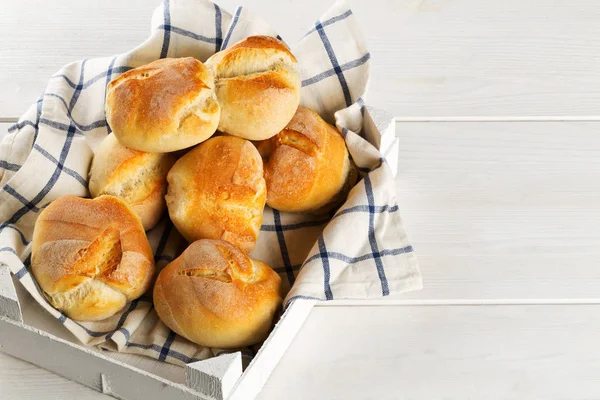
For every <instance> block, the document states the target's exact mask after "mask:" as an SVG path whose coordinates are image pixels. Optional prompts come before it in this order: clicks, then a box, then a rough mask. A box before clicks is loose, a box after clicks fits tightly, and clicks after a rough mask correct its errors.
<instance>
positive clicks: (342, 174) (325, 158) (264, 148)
mask: <svg viewBox="0 0 600 400" xmlns="http://www.w3.org/2000/svg"><path fill="white" fill-rule="evenodd" d="M258 146H259V147H260V149H261V153H262V154H263V155H266V156H267V158H268V161H266V162H265V180H266V182H267V204H268V205H269V206H270V207H272V208H275V209H277V210H280V211H290V212H303V211H312V212H322V211H326V210H328V209H330V208H332V207H333V206H335V205H336V204H337V203H339V202H340V201H341V200H343V198H344V197H345V196H346V194H347V192H348V190H350V188H351V187H352V186H353V185H354V183H355V182H356V177H357V170H356V167H355V166H354V164H353V163H352V160H350V157H349V155H348V150H347V149H346V143H345V142H344V138H343V137H342V135H341V134H340V133H339V132H338V130H337V129H335V128H334V127H333V126H331V125H329V124H328V123H326V122H325V121H323V120H322V119H321V117H319V115H318V114H317V113H316V112H314V111H312V110H310V109H308V108H305V107H298V111H296V114H295V115H294V118H292V120H291V121H290V123H289V124H288V125H287V126H286V127H285V129H284V130H282V131H281V132H280V133H279V134H277V136H275V137H273V138H271V139H269V141H267V142H262V143H260V144H258Z"/></svg>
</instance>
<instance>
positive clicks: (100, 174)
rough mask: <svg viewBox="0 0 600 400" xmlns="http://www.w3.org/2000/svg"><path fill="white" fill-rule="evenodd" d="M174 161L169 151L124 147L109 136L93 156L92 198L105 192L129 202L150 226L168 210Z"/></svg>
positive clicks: (143, 222) (148, 227)
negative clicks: (169, 181) (162, 152)
mask: <svg viewBox="0 0 600 400" xmlns="http://www.w3.org/2000/svg"><path fill="white" fill-rule="evenodd" d="M174 163H175V157H173V156H172V155H170V154H161V153H146V152H144V151H139V150H133V149H130V148H128V147H125V146H123V145H122V144H121V143H119V141H118V140H117V138H116V137H115V135H113V134H112V133H111V134H110V135H108V136H107V137H106V138H105V139H104V140H103V141H102V143H101V144H100V147H99V148H98V151H97V152H96V154H95V155H94V160H93V161H92V168H91V170H90V181H89V188H90V193H91V195H92V197H98V196H101V195H104V194H109V195H112V196H117V197H119V198H121V199H122V200H124V201H125V202H127V203H128V204H129V205H130V206H131V208H132V209H133V211H134V212H135V213H136V214H137V215H138V216H139V217H140V219H141V220H142V225H143V226H144V229H145V230H149V229H151V228H152V227H153V226H154V225H156V223H157V222H158V220H159V219H160V217H161V215H162V213H163V212H164V211H165V208H166V205H165V194H166V193H167V173H168V172H169V169H171V167H172V166H173V164H174Z"/></svg>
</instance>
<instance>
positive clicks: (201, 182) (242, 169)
mask: <svg viewBox="0 0 600 400" xmlns="http://www.w3.org/2000/svg"><path fill="white" fill-rule="evenodd" d="M167 181H168V182H169V189H168V192H167V196H166V200H167V208H168V209H169V215H170V217H171V220H172V221H173V223H174V224H175V226H176V227H177V229H178V230H179V232H181V234H182V235H183V237H185V238H186V239H187V240H188V242H193V241H195V240H198V239H223V240H226V241H228V242H231V243H233V244H234V245H236V246H238V247H239V248H240V249H242V251H244V252H246V253H249V252H250V251H251V250H252V249H253V248H254V245H255V244H256V240H257V238H258V234H259V232H260V225H261V223H262V219H263V210H264V207H265V198H266V186H265V180H264V178H263V164H262V159H261V158H260V154H258V151H257V150H256V148H255V147H254V146H253V145H252V143H250V142H249V141H247V140H244V139H240V138H237V137H233V136H217V137H213V138H210V139H209V140H207V141H206V142H204V143H202V144H200V145H199V146H197V147H195V148H194V149H193V150H191V151H190V152H189V153H187V154H186V155H184V156H183V157H181V158H180V159H179V160H178V161H177V162H176V163H175V165H174V166H173V168H171V171H169V174H168V175H167Z"/></svg>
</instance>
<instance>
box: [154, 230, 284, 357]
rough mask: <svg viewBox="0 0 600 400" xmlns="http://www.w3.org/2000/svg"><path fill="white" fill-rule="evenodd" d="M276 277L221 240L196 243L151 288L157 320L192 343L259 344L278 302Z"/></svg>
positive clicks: (209, 344)
mask: <svg viewBox="0 0 600 400" xmlns="http://www.w3.org/2000/svg"><path fill="white" fill-rule="evenodd" d="M280 286H281V278H279V275H277V273H275V271H273V270H272V269H271V268H269V266H268V265H267V264H265V263H263V262H261V261H256V260H251V259H250V258H248V256H246V255H245V254H244V253H242V252H241V251H240V250H239V249H238V248H236V247H235V246H233V245H231V244H230V243H227V242H225V241H222V240H198V241H196V242H194V243H192V244H191V245H190V246H189V247H188V248H187V249H186V250H185V251H184V252H183V254H182V255H181V256H179V257H177V258H176V259H175V260H174V261H173V262H171V263H170V264H169V265H167V266H166V267H165V269H163V270H162V271H161V272H160V274H159V275H158V278H157V279H156V283H155V285H154V307H155V308H156V312H157V313H158V316H159V317H160V319H161V320H162V321H163V322H164V323H165V325H167V326H168V327H169V328H171V329H172V330H173V331H175V332H176V333H178V334H180V335H181V336H183V337H185V338H187V339H189V340H191V341H192V342H195V343H198V344H201V345H204V346H209V347H218V348H235V347H242V346H249V345H252V344H256V343H259V342H261V341H262V340H264V339H265V338H266V337H267V335H268V333H269V329H270V328H271V324H272V320H273V315H274V314H275V311H276V310H277V307H278V306H279V305H280V304H281V297H280V290H281V289H280Z"/></svg>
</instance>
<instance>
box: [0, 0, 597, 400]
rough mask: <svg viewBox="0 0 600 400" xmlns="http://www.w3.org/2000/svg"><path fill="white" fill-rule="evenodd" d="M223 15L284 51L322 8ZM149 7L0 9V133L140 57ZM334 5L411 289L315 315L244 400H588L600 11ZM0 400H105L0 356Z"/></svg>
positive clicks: (578, 1) (423, 3)
mask: <svg viewBox="0 0 600 400" xmlns="http://www.w3.org/2000/svg"><path fill="white" fill-rule="evenodd" d="M239 2H240V3H244V5H246V6H249V7H251V8H253V9H254V10H256V11H258V12H260V13H261V14H262V15H263V16H265V17H266V19H267V20H268V21H269V22H271V24H272V25H273V26H274V27H275V28H276V29H278V30H279V32H280V33H281V35H282V36H284V38H286V40H287V41H288V42H292V43H293V42H294V41H295V40H296V39H297V38H299V37H300V36H301V34H302V33H303V32H304V30H305V29H306V28H307V27H308V26H310V24H311V23H312V20H313V19H314V18H316V17H318V16H319V15H320V13H321V12H322V11H324V10H325V9H326V8H327V6H328V3H329V2H327V1H319V0H288V1H280V2H271V1H268V0H252V1H250V0H248V1H246V2H243V1H241V0H240V1H239ZM157 3H158V1H157V0H152V1H148V0H105V1H102V2H81V1H78V0H69V1H64V0H62V1H58V0H52V1H49V0H47V1H43V2H42V1H39V0H20V1H19V2H16V1H10V2H9V1H5V2H3V3H1V4H0V7H1V8H0V10H2V11H1V12H0V122H10V121H13V120H14V119H15V118H16V117H17V116H18V115H19V114H20V113H22V112H23V111H24V110H25V109H26V107H27V106H28V105H29V104H30V103H31V102H32V101H34V100H35V99H36V98H37V96H38V95H39V93H40V92H41V91H42V90H43V88H44V85H45V82H46V80H47V78H48V77H49V76H50V75H51V74H52V73H53V72H55V71H56V70H58V69H59V67H60V66H61V65H63V64H65V63H67V62H69V61H72V60H75V59H79V58H84V57H95V56H101V55H110V54H113V53H117V52H121V51H125V50H127V49H129V48H131V47H133V46H135V45H136V44H138V43H139V42H141V41H142V40H143V39H144V38H145V37H146V35H147V33H148V31H149V21H150V15H151V13H152V10H153V8H154V6H155V5H157ZM219 3H220V4H221V5H222V6H224V7H226V8H228V9H230V10H233V9H234V7H235V5H236V4H237V3H238V1H235V0H221V1H219ZM351 4H352V6H353V10H354V13H355V14H356V16H357V18H358V19H359V20H360V21H361V23H362V26H363V31H364V33H365V35H366V36H367V39H368V40H369V42H370V48H371V50H372V54H373V78H372V82H371V86H370V93H369V97H368V102H369V103H370V104H372V105H374V106H377V107H382V108H387V109H388V110H390V111H392V112H393V113H394V114H395V115H396V116H397V117H398V121H399V122H398V124H397V132H398V136H399V137H401V150H400V172H399V175H398V179H397V187H398V199H399V204H400V207H401V210H402V215H403V218H404V220H405V223H406V227H407V229H408V231H409V235H410V237H411V239H412V242H413V245H414V247H415V249H416V251H417V254H418V256H419V259H420V262H421V266H422V273H423V276H424V284H425V289H424V290H422V291H420V292H415V293H410V294H407V295H404V296H399V297H397V298H394V299H386V300H384V301H376V302H370V303H365V302H354V303H352V302H345V303H341V302H338V303H335V304H333V305H328V306H318V307H315V309H314V311H313V312H312V314H311V315H310V316H309V318H308V320H307V321H306V323H305V325H304V326H303V328H302V330H301V331H300V333H299V334H298V336H297V337H296V338H295V340H294V342H293V343H292V345H291V347H290V349H289V351H288V352H287V353H286V355H285V356H284V357H283V359H282V360H281V362H280V363H279V365H278V366H277V368H276V370H275V372H274V373H273V374H272V376H271V377H270V379H269V381H268V382H267V385H266V386H265V388H264V390H263V392H262V393H261V395H260V398H261V399H263V400H266V399H280V398H286V399H306V398H319V399H396V398H404V399H436V398H444V399H467V398H474V399H475V398H485V399H507V398H518V399H533V398H544V399H565V398H568V399H591V398H600V379H599V378H598V377H599V376H600V340H599V339H598V333H597V331H598V329H600V305H599V304H600V179H599V178H600V117H599V116H598V115H599V114H600V112H599V110H600V57H599V56H598V54H599V53H600V24H599V23H598V21H599V20H600V4H599V3H597V2H594V1H591V0H587V1H584V0H563V1H555V2H548V1H545V0H529V1H527V2H523V1H520V0H503V1H491V0H487V1H481V0H454V1H446V0H430V1H428V0H370V1H368V2H364V1H359V0H354V1H351ZM6 126H7V124H4V125H2V126H1V127H2V129H3V130H4V129H5V127H6ZM0 398H2V399H27V398H31V399H39V398H43V399H64V398H77V399H100V398H103V399H104V398H106V397H105V396H103V395H101V394H98V393H95V392H93V391H91V390H89V389H87V388H84V387H82V386H80V385H78V384H74V383H71V382H69V381H66V380H65V379H63V378H60V377H58V376H56V375H53V374H51V373H49V372H46V371H43V370H41V369H39V368H37V367H35V366H32V365H30V364H27V363H24V362H21V361H19V360H16V359H14V358H11V357H9V356H6V355H3V354H2V353H0Z"/></svg>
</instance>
